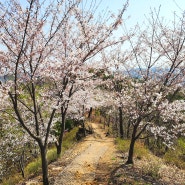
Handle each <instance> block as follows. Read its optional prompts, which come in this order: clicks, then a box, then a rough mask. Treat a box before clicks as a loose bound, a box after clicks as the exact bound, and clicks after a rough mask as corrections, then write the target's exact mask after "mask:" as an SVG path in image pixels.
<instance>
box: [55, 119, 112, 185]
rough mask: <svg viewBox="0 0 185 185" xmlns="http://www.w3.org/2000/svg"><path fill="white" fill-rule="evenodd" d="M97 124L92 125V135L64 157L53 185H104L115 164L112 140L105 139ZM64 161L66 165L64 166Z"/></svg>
mask: <svg viewBox="0 0 185 185" xmlns="http://www.w3.org/2000/svg"><path fill="white" fill-rule="evenodd" d="M100 126H101V125H99V124H94V123H93V124H92V127H93V129H94V134H92V135H89V136H87V138H85V140H83V141H82V142H80V143H78V144H77V145H76V146H75V147H74V148H73V150H71V151H69V152H68V154H66V155H68V157H66V156H64V157H65V158H64V161H63V163H64V166H66V167H63V168H62V169H61V172H60V173H59V175H58V176H57V177H56V178H55V183H54V185H95V184H101V185H105V184H107V183H108V182H106V181H108V176H109V173H110V169H111V168H112V165H113V164H114V162H115V146H114V139H113V138H110V137H106V135H105V133H104V132H105V131H104V130H103V129H101V128H100ZM65 160H66V164H65Z"/></svg>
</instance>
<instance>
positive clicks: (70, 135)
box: [63, 127, 78, 150]
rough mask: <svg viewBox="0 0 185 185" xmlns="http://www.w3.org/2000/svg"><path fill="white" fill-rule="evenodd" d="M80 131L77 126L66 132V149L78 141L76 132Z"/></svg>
mask: <svg viewBox="0 0 185 185" xmlns="http://www.w3.org/2000/svg"><path fill="white" fill-rule="evenodd" d="M77 132H78V127H75V128H74V129H72V130H71V131H70V132H67V133H65V135H64V142H63V148H64V150H66V149H68V148H70V147H71V146H72V145H73V144H74V143H75V142H76V133H77Z"/></svg>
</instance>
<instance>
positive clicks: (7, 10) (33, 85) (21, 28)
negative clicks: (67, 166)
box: [0, 0, 79, 185]
mask: <svg viewBox="0 0 185 185" xmlns="http://www.w3.org/2000/svg"><path fill="white" fill-rule="evenodd" d="M78 3H79V2H78V1H77V2H73V1H60V2H58V1H57V2H51V4H50V3H48V2H46V1H38V0H31V1H26V2H25V4H24V5H23V4H20V3H18V2H17V1H6V2H5V3H4V4H1V7H0V8H1V12H2V17H1V22H0V25H1V28H0V35H1V40H0V44H1V46H2V49H3V51H2V52H3V58H4V60H3V63H2V64H1V71H0V73H1V74H2V75H4V74H5V73H6V74H9V75H12V76H13V80H10V81H7V82H6V83H5V84H3V85H1V86H2V87H1V88H3V89H5V90H6V92H7V94H8V95H9V98H10V100H11V104H10V105H11V107H12V109H13V110H14V112H13V113H12V115H11V116H12V117H14V118H15V120H16V122H15V123H17V124H19V125H20V126H21V127H22V128H23V129H24V130H25V131H26V132H27V133H28V135H29V136H30V137H31V138H32V139H34V140H35V141H36V142H37V144H38V146H39V148H40V153H41V159H42V172H43V183H44V184H45V185H47V184H49V181H48V164H47V159H46V153H47V146H48V142H49V138H50V137H49V135H50V128H51V126H52V123H53V119H54V115H55V112H56V109H57V105H58V104H59V101H57V100H56V99H54V98H52V91H51V89H50V87H49V85H47V84H45V85H43V83H44V79H45V77H44V76H43V75H42V73H41V71H43V70H44V65H45V62H46V61H49V60H51V58H53V57H54V55H53V51H54V50H55V47H56V46H55V42H56V40H55V38H56V35H57V33H58V31H59V30H60V28H61V25H62V24H63V23H64V22H65V20H66V18H67V17H68V16H69V15H70V14H69V13H70V12H71V11H72V9H74V7H75V6H76V5H77V4H78ZM59 12H61V13H59Z"/></svg>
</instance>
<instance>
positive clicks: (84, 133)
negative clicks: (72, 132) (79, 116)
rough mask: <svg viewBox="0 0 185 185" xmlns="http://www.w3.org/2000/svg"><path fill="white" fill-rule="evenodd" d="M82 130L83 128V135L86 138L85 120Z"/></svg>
mask: <svg viewBox="0 0 185 185" xmlns="http://www.w3.org/2000/svg"><path fill="white" fill-rule="evenodd" d="M82 128H83V135H84V137H85V136H86V132H85V121H84V120H83V122H82Z"/></svg>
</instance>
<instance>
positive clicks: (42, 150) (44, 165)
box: [39, 142, 49, 185]
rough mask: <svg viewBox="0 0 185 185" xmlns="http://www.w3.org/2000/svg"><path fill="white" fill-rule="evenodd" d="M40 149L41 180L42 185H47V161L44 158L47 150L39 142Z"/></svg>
mask: <svg viewBox="0 0 185 185" xmlns="http://www.w3.org/2000/svg"><path fill="white" fill-rule="evenodd" d="M39 147H40V154H41V161H42V179H43V185H49V180H48V161H47V158H46V152H47V149H46V147H45V146H43V144H42V143H41V142H39Z"/></svg>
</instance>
